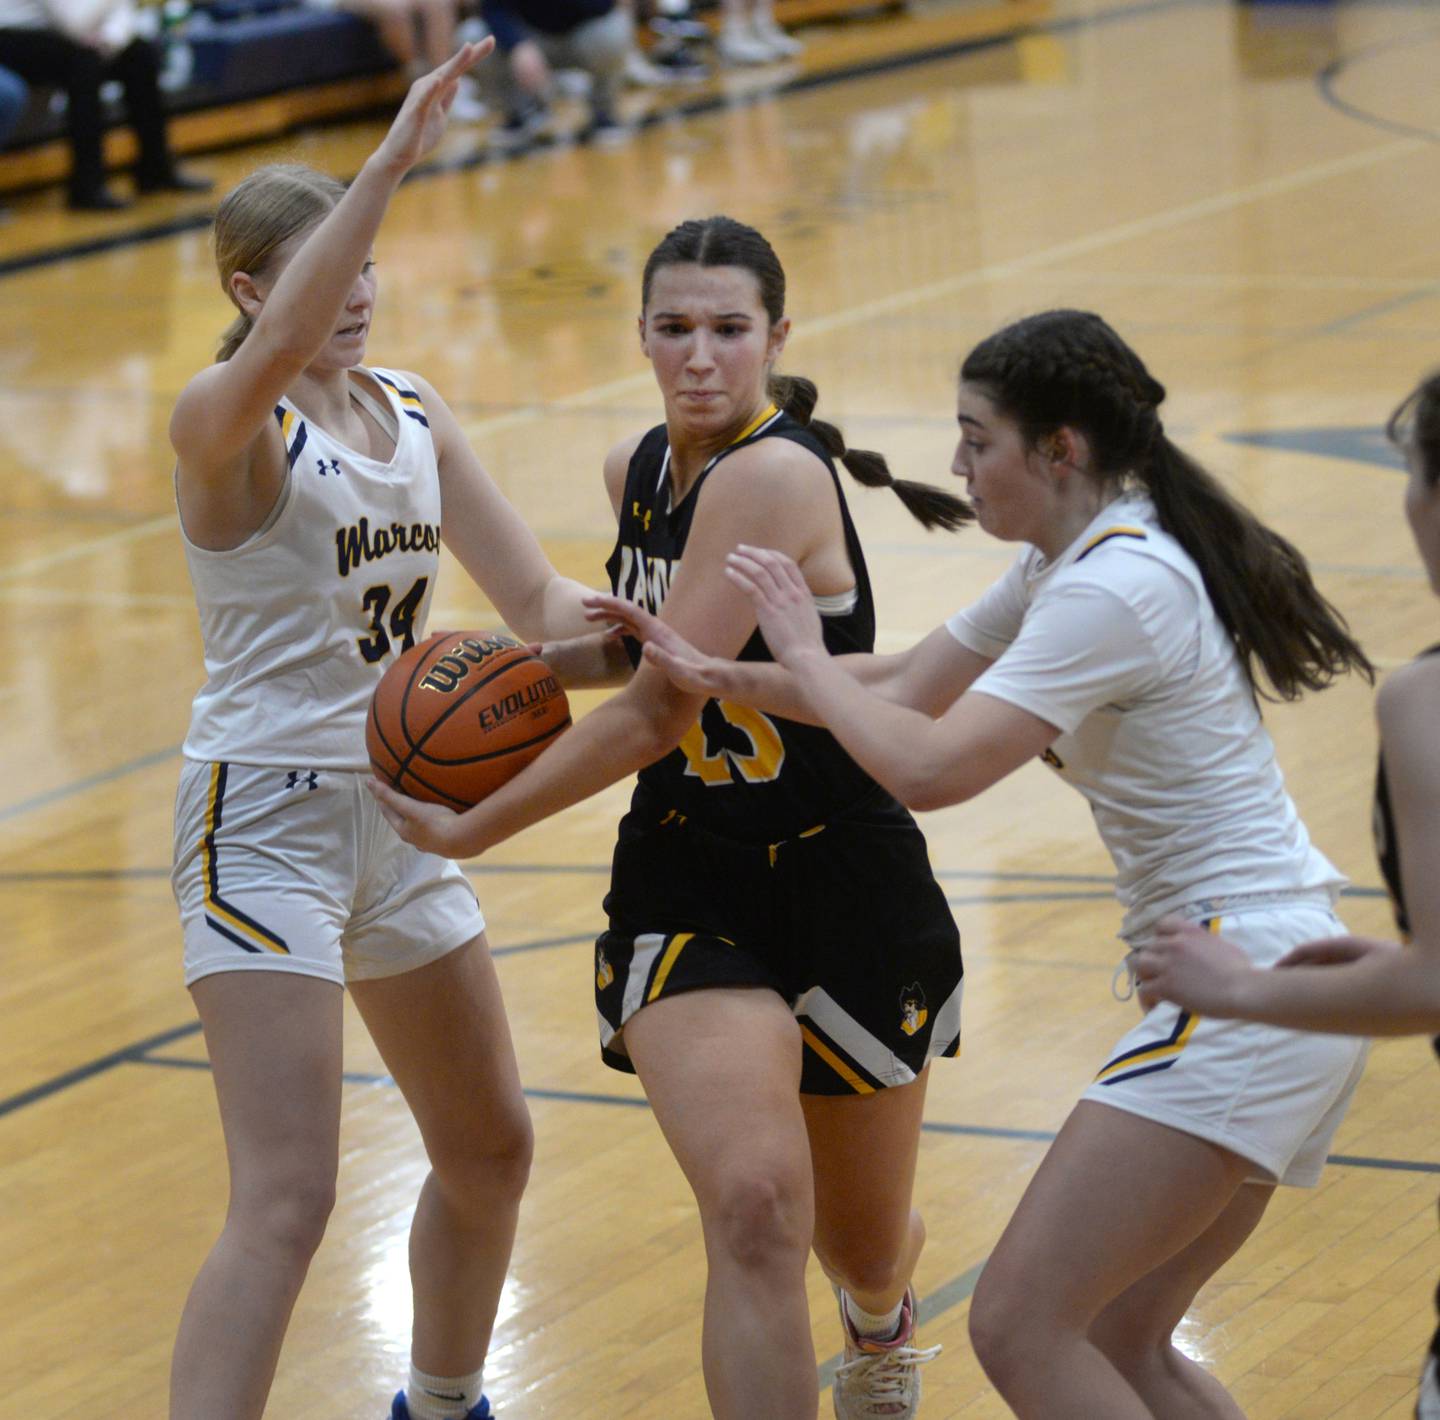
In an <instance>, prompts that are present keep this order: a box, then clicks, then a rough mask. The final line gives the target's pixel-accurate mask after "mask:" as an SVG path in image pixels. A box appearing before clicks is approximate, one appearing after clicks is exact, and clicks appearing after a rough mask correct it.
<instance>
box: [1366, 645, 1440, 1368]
mask: <svg viewBox="0 0 1440 1420" xmlns="http://www.w3.org/2000/svg"><path fill="white" fill-rule="evenodd" d="M1420 654H1421V655H1422V656H1434V655H1436V654H1440V645H1436V646H1431V647H1429V648H1428V649H1427V650H1424V651H1422V652H1421V653H1420ZM1371 823H1372V827H1373V829H1374V833H1375V856H1376V857H1377V858H1378V859H1379V860H1380V876H1381V877H1382V878H1384V879H1385V887H1386V889H1387V890H1388V891H1389V893H1390V906H1391V907H1392V908H1393V909H1394V912H1395V926H1396V928H1397V929H1398V930H1399V932H1400V935H1401V937H1402V938H1404V939H1405V940H1406V941H1409V939H1410V914H1409V912H1408V911H1407V909H1406V907H1405V889H1404V886H1403V885H1402V883H1401V881H1400V841H1399V839H1398V838H1397V837H1396V834H1395V817H1394V813H1393V811H1392V810H1391V807H1390V783H1389V780H1388V779H1387V778H1386V776H1385V746H1384V744H1383V743H1382V744H1381V746H1380V763H1379V766H1378V768H1377V769H1376V772H1375V812H1374V816H1373V818H1372V820H1371ZM1432 1044H1433V1045H1434V1047H1435V1053H1436V1054H1437V1055H1440V1036H1436V1037H1435V1039H1434V1040H1433V1041H1432ZM1435 1301H1436V1305H1437V1306H1440V1293H1437V1294H1436V1298H1435ZM1435 1354H1436V1355H1437V1356H1440V1332H1436V1334H1435Z"/></svg>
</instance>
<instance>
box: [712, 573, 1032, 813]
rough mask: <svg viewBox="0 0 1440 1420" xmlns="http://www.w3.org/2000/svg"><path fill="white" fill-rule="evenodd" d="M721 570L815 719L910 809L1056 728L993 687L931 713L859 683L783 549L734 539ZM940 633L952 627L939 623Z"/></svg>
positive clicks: (991, 773)
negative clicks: (830, 649) (828, 645)
mask: <svg viewBox="0 0 1440 1420" xmlns="http://www.w3.org/2000/svg"><path fill="white" fill-rule="evenodd" d="M726 575H727V576H728V577H729V578H730V579H731V581H732V582H733V583H734V585H736V586H737V587H739V588H741V590H743V591H744V592H745V593H746V595H747V596H748V597H749V598H750V600H751V603H752V605H753V606H754V607H755V609H756V613H757V616H758V619H759V625H760V630H761V632H762V634H763V635H764V637H765V643H766V645H767V646H769V648H770V654H771V655H773V656H774V657H775V659H776V660H777V661H779V662H780V663H781V664H782V665H784V667H785V668H786V670H788V671H789V672H790V673H791V675H792V676H793V677H794V681H795V684H796V687H797V688H798V691H799V693H800V694H801V695H802V696H803V697H804V701H805V703H806V704H807V705H809V706H810V708H811V709H812V710H813V712H814V714H815V717H816V719H817V720H818V722H819V723H820V724H823V725H825V726H826V727H827V728H828V729H829V730H830V732H831V733H832V734H833V735H834V736H835V738H836V739H837V740H839V741H840V743H841V744H842V745H844V746H845V748H846V750H848V751H849V753H850V755H851V757H852V758H853V759H855V760H856V762H857V763H859V764H860V765H861V767H862V768H864V769H865V770H866V771H867V772H868V773H870V774H871V775H872V776H873V777H874V778H875V779H877V780H878V781H879V782H880V783H881V784H883V785H884V786H885V787H886V788H887V789H888V790H889V791H890V792H891V793H892V794H894V795H895V797H896V798H897V799H899V800H900V802H901V803H903V804H905V805H907V806H908V807H910V808H913V809H935V808H940V807H942V806H944V805H946V804H958V803H963V802H964V801H965V800H966V799H970V798H973V797H974V796H975V795H976V794H978V793H980V792H981V791H982V790H984V789H988V788H989V787H990V785H992V784H994V783H996V782H997V781H998V780H1000V779H1003V778H1004V777H1005V775H1007V774H1009V773H1011V772H1012V771H1013V770H1015V769H1018V768H1019V767H1020V765H1022V764H1024V763H1025V761H1026V760H1028V759H1033V758H1034V757H1035V756H1036V755H1038V754H1040V753H1041V752H1042V751H1044V749H1045V748H1046V747H1047V746H1048V745H1049V744H1050V742H1051V741H1052V740H1053V739H1055V738H1056V736H1057V735H1058V734H1059V730H1058V729H1056V727H1055V726H1054V725H1051V724H1048V723H1047V722H1046V721H1044V720H1042V719H1040V718H1039V717H1038V716H1035V715H1032V714H1030V713H1029V712H1028V711H1026V710H1022V709H1021V708H1020V707H1019V706H1016V705H1012V704H1010V703H1009V702H1008V701H1004V700H999V699H997V698H995V697H993V696H989V695H984V694H980V693H975V692H969V691H967V692H966V693H965V694H963V695H961V696H960V697H959V699H958V700H956V701H955V703H954V704H953V705H952V706H951V707H950V708H949V709H948V710H946V712H945V713H944V715H942V716H941V717H940V718H939V719H938V720H936V719H932V718H931V717H930V715H928V714H926V713H923V712H922V711H919V710H915V709H912V708H911V707H910V706H908V705H904V704H896V703H893V702H891V701H889V700H887V699H885V698H884V697H883V696H881V695H878V694H876V693H875V691H874V690H872V689H871V688H870V687H868V686H866V685H863V684H858V683H857V682H856V680H855V679H854V677H852V676H850V675H848V674H847V673H846V671H845V669H844V668H843V666H842V664H841V663H840V661H838V660H837V659H835V658H832V657H831V656H830V655H829V654H828V653H827V652H826V650H825V644H824V641H823V640H822V639H821V635H820V621H819V616H818V614H817V613H816V610H815V604H814V600H813V599H812V598H811V597H810V596H809V595H808V591H807V589H806V588H805V584H804V580H803V578H801V577H799V575H798V569H797V568H796V566H795V564H794V562H793V561H792V560H791V559H790V558H788V557H786V556H785V555H784V554H783V553H782V552H778V551H776V550H774V549H770V548H761V547H754V546H740V547H738V548H736V550H735V551H734V552H732V553H731V554H730V556H729V558H728V559H727V561H726ZM941 634H948V633H945V632H944V630H943V628H942V630H941ZM922 644H924V643H922ZM969 655H970V656H972V657H974V653H973V652H971V653H969ZM974 659H976V660H978V659H980V658H978V657H975V658H974ZM957 664H958V663H957ZM971 679H972V680H973V677H971ZM967 683H968V682H967Z"/></svg>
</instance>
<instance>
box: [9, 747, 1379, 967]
mask: <svg viewBox="0 0 1440 1420" xmlns="http://www.w3.org/2000/svg"><path fill="white" fill-rule="evenodd" d="M167 753H168V752H167ZM161 758H163V756H161ZM91 783H92V781H86V786H85V787H90V786H91ZM76 792H80V790H78V789H77V790H76ZM27 802H28V801H27ZM20 807H21V806H20V805H16V806H15V809H16V811H17V812H18V811H19V809H20ZM5 812H6V811H5V810H0V817H3V816H4V813H5ZM461 867H462V869H463V870H464V872H465V874H466V876H468V877H474V878H479V877H505V876H507V875H513V876H516V877H567V876H568V877H604V876H608V874H609V873H610V868H611V865H610V864H609V863H480V862H475V861H473V860H472V861H470V862H463V863H462V864H461ZM932 872H933V874H934V876H935V877H936V878H937V879H939V880H941V881H949V882H957V881H959V882H991V883H1036V884H1045V883H1074V884H1079V885H1081V886H1086V887H1089V886H1095V887H1103V888H1106V889H1113V888H1114V885H1115V879H1114V877H1113V876H1111V875H1110V874H1107V873H1036V872H1019V871H1015V870H1012V869H1000V868H996V869H993V870H991V869H988V868H935V869H932ZM169 876H170V869H169V868H168V867H148V868H38V869H25V868H20V869H7V870H3V871H0V887H6V886H20V885H25V884H28V883H36V884H38V883H91V882H126V881H134V882H145V881H158V880H161V879H168V878H169ZM1080 895H1081V896H1085V897H1089V896H1092V894H1089V893H1085V894H1080ZM1340 896H1341V897H1365V898H1369V897H1384V896H1385V889H1384V888H1382V887H1365V886H1361V885H1357V884H1355V883H1351V884H1348V885H1347V886H1346V887H1344V888H1342V889H1341V890H1340ZM985 900H986V901H997V900H998V899H996V898H987V899H985ZM1019 900H1020V901H1030V900H1031V899H1028V898H1021V899H1019ZM579 940H580V938H578V937H573V938H572V937H556V938H554V939H552V940H547V941H544V942H536V943H526V944H524V945H521V946H515V947H497V948H495V949H494V955H496V956H500V955H503V954H505V953H507V952H512V951H534V950H535V949H536V948H537V947H539V946H558V945H561V944H563V943H567V942H571V941H579Z"/></svg>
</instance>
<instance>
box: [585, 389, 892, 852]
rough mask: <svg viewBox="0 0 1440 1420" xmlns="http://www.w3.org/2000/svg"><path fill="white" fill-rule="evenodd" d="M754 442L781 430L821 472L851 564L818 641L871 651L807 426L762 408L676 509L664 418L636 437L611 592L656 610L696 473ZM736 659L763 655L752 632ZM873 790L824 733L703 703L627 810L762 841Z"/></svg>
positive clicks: (820, 818) (866, 621)
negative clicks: (848, 592)
mask: <svg viewBox="0 0 1440 1420" xmlns="http://www.w3.org/2000/svg"><path fill="white" fill-rule="evenodd" d="M760 439H789V440H790V441H791V442H792V443H796V444H799V445H800V446H801V447H802V448H805V449H809V450H810V452H811V453H813V454H814V455H815V456H816V457H817V458H818V459H820V461H821V462H822V463H824V465H825V466H826V468H828V469H829V471H830V477H831V480H832V482H833V483H834V485H835V496H836V497H837V498H838V499H839V500H840V516H841V519H842V520H843V523H844V529H845V550H846V552H847V553H848V554H849V558H850V565H851V567H852V568H853V569H854V572H855V599H854V605H853V606H852V607H851V608H850V609H849V610H847V611H844V612H841V613H838V614H835V615H826V616H823V617H822V623H823V627H824V637H825V646H826V649H827V650H829V651H830V652H831V653H832V654H843V653H845V652H848V651H871V650H873V649H874V647H875V606H874V601H873V599H872V597H871V591H870V578H869V574H868V573H867V572H866V569H865V558H864V554H863V553H862V552H861V550H860V539H859V537H858V535H857V534H856V532H855V526H854V524H853V523H852V522H851V520H850V511H849V509H848V508H847V507H846V504H845V496H844V494H843V493H842V492H841V489H840V481H839V478H838V477H837V475H836V472H835V465H834V464H833V462H832V461H831V459H830V456H829V454H828V453H827V452H826V450H825V447H824V445H822V444H821V443H820V441H819V439H818V438H817V437H816V436H815V434H814V433H812V432H811V431H810V430H809V429H807V428H806V427H805V426H804V425H803V424H798V423H796V421H795V420H793V419H792V418H791V417H790V416H789V415H788V414H785V413H781V412H776V411H774V410H773V409H772V410H771V411H770V412H768V413H767V415H763V416H761V419H760V420H758V421H757V422H756V424H754V425H752V426H751V427H750V428H749V429H747V430H746V431H745V432H744V433H742V434H741V435H740V437H739V438H738V439H736V441H735V442H734V443H733V444H731V445H730V446H729V447H728V448H726V449H724V450H722V451H721V452H720V453H719V454H717V455H716V457H715V458H713V459H712V460H711V461H710V463H709V464H707V465H706V467H705V469H704V470H703V471H702V472H701V474H700V477H699V478H698V479H696V481H695V484H694V486H693V487H692V488H691V489H690V491H689V492H688V493H687V494H686V496H685V497H684V499H683V500H682V501H681V502H680V505H679V506H678V507H673V508H672V507H671V503H670V473H669V453H670V443H669V439H668V437H667V435H666V431H665V426H664V425H663V424H662V425H659V426H658V427H657V428H654V429H652V430H650V432H649V433H648V434H646V435H645V437H644V438H643V439H641V441H640V445H639V447H638V448H637V449H636V450H635V454H634V456H633V457H632V458H631V460H630V468H629V471H628V472H627V474H626V477H625V496H624V501H623V503H622V505H621V509H620V527H619V533H618V535H617V537H616V541H615V550H614V551H613V552H612V553H611V554H610V560H609V561H608V562H607V563H606V564H605V567H606V570H607V571H608V572H609V574H610V585H611V587H612V588H613V590H614V592H615V595H616V596H621V597H625V598H627V599H628V600H630V601H633V602H636V603H638V604H639V605H640V606H643V607H644V608H645V609H646V610H647V611H650V612H652V613H654V614H656V615H658V614H659V612H660V609H661V607H662V606H663V605H664V602H665V595H666V593H667V592H668V590H669V587H670V582H671V580H672V579H673V578H674V576H675V573H676V572H677V571H678V570H679V566H680V559H681V556H682V555H683V553H684V551H685V539H686V537H687V535H688V534H689V531H690V524H691V522H692V520H693V519H694V516H695V508H696V505H697V503H698V502H699V499H700V496H701V494H702V492H703V490H704V486H705V483H706V481H707V480H708V479H709V477H710V475H711V473H713V471H714V469H715V467H716V465H717V464H719V463H720V462H721V461H722V460H723V459H725V458H727V457H728V456H729V455H730V454H732V453H734V452H735V450H736V449H740V448H744V447H746V446H747V445H749V444H753V443H755V442H757V441H758V440H760ZM626 648H627V650H628V652H629V655H630V659H631V662H632V664H638V663H639V658H640V647H639V645H638V643H636V642H634V641H627V643H626ZM738 659H739V660H742V661H769V660H772V659H773V658H772V657H771V655H770V652H769V650H768V649H767V648H766V645H765V640H764V638H763V637H762V636H761V635H760V632H759V631H758V630H757V631H756V632H755V633H754V635H752V636H751V637H750V639H749V641H747V642H746V644H745V647H744V649H743V650H742V651H741V652H740V655H739V657H738ZM875 795H880V796H881V797H884V798H888V797H889V796H888V795H885V794H884V791H883V790H881V789H880V788H879V786H878V785H877V784H876V783H875V781H874V780H873V779H871V778H870V776H869V775H868V774H866V773H865V771H864V770H863V769H861V768H860V766H859V765H858V764H856V763H855V761H854V760H853V759H851V758H850V756H849V755H848V754H846V752H845V751H844V750H843V749H841V747H840V745H839V744H838V743H837V742H836V740H835V739H834V737H833V736H832V735H831V734H830V732H829V731H828V730H822V729H820V728H819V727H818V726H815V725H802V724H798V723H796V722H795V721H793V720H786V719H782V718H781V717H780V716H778V715H768V714H762V713H761V712H760V711H758V710H754V709H751V708H750V707H748V706H743V705H735V704H732V703H730V702H728V701H719V700H707V701H706V702H705V706H704V708H703V710H702V711H701V714H700V718H699V720H698V721H697V722H696V723H695V724H694V725H692V726H691V727H690V729H689V730H688V731H687V732H686V735H685V738H684V740H682V741H681V743H680V745H679V747H678V748H676V749H674V750H672V751H671V752H670V753H669V754H668V755H666V756H665V758H664V759H661V760H658V761H657V762H656V763H654V764H652V765H649V766H647V767H646V768H645V769H642V770H641V771H640V783H639V788H638V789H637V790H636V798H635V805H634V807H636V808H637V809H640V808H642V807H644V808H654V809H658V810H660V811H661V812H669V811H670V810H676V811H678V812H679V813H681V814H683V815H685V816H686V817H688V818H693V819H694V820H695V822H696V823H697V824H699V825H703V826H704V827H706V828H707V829H709V830H710V831H711V832H713V833H718V834H721V835H723V836H724V837H726V838H731V839H736V840H739V841H741V842H747V843H768V842H775V841H778V840H781V839H784V838H789V837H793V836H794V835H796V834H798V833H803V832H804V831H805V830H806V829H809V828H813V827H815V826H817V825H818V824H820V823H822V822H824V821H825V820H826V819H827V818H829V817H831V816H833V815H834V814H836V813H838V812H842V811H843V810H845V809H846V808H849V807H850V806H851V805H854V804H856V803H858V802H860V801H861V800H864V799H868V798H870V797H872V796H875Z"/></svg>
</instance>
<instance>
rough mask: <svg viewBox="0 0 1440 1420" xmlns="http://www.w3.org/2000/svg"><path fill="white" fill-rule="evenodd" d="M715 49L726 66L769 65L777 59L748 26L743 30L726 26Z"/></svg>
mask: <svg viewBox="0 0 1440 1420" xmlns="http://www.w3.org/2000/svg"><path fill="white" fill-rule="evenodd" d="M715 49H716V51H717V52H718V53H719V55H720V58H721V59H722V60H723V61H724V62H725V63H726V64H771V63H773V62H774V61H775V59H776V57H777V56H776V55H775V54H774V53H773V51H772V50H771V48H770V46H769V45H768V44H766V43H765V42H764V41H763V40H762V39H760V38H759V37H758V36H757V35H755V34H754V33H753V32H752V31H751V30H750V28H749V27H748V26H747V27H746V28H744V29H741V28H739V27H738V26H736V27H734V28H731V27H729V26H726V28H724V29H722V30H721V31H720V38H719V39H718V40H716V42H715Z"/></svg>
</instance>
